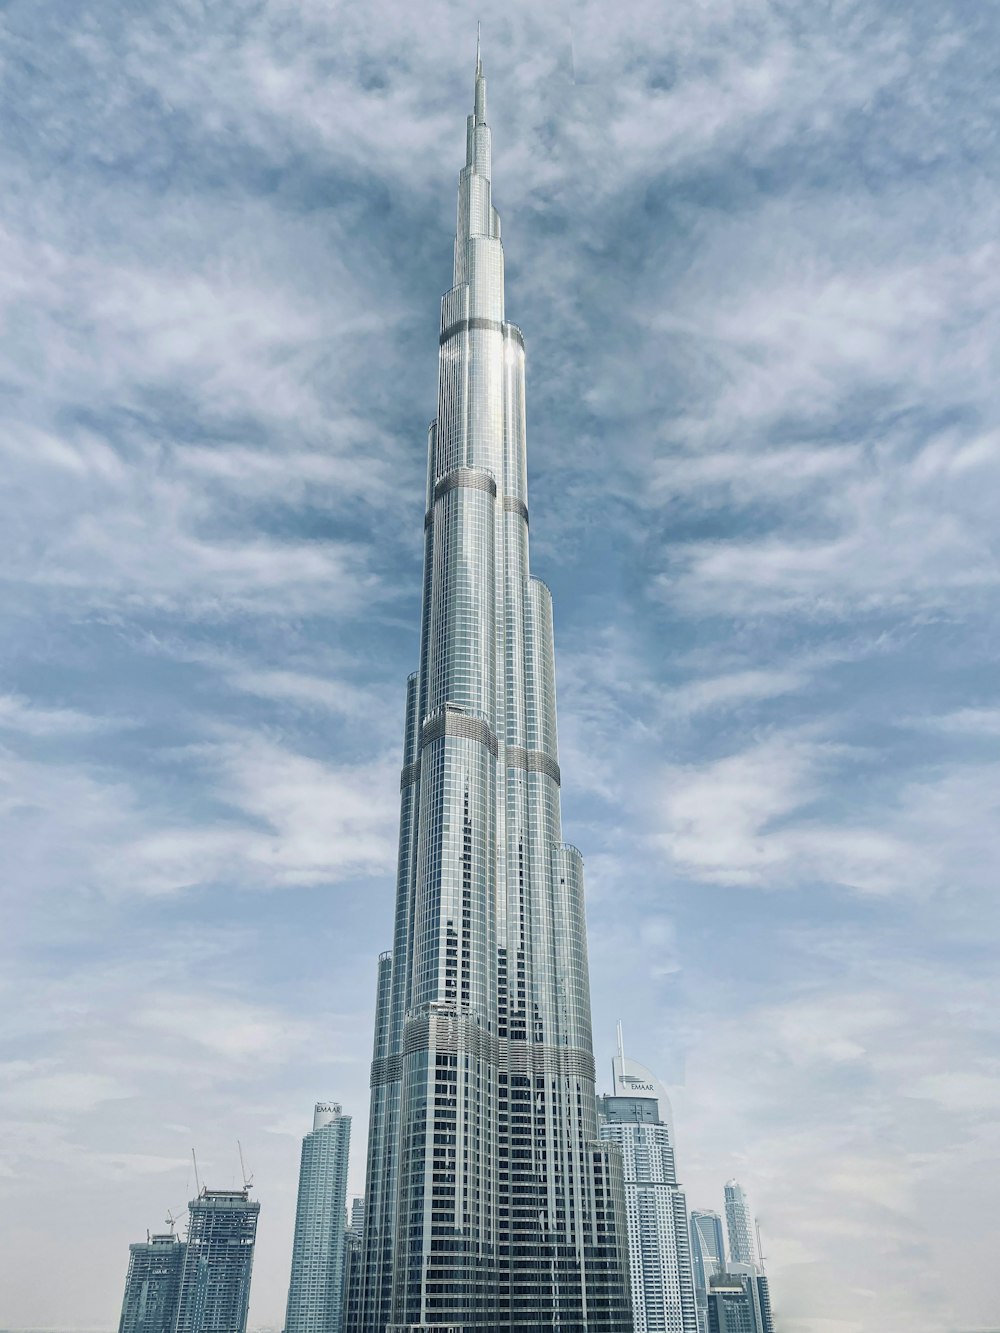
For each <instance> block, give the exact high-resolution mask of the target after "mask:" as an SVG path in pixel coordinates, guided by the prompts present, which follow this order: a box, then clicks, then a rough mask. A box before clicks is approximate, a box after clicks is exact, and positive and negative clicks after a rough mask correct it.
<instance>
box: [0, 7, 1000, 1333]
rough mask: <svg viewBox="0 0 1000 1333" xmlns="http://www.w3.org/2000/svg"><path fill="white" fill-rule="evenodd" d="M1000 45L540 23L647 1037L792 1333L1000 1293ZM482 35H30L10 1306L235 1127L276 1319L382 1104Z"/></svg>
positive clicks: (408, 31)
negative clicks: (327, 1195) (310, 1125)
mask: <svg viewBox="0 0 1000 1333" xmlns="http://www.w3.org/2000/svg"><path fill="white" fill-rule="evenodd" d="M998 18H1000V16H998V15H997V14H996V13H995V11H994V10H993V9H992V8H991V7H989V6H985V7H984V6H980V7H977V8H975V9H974V8H972V7H969V6H965V7H959V6H957V5H955V4H947V3H946V4H945V5H943V6H941V5H936V6H927V5H923V4H917V5H915V6H909V7H903V8H900V7H899V6H891V5H889V4H888V3H886V0H873V3H872V4H870V5H866V6H853V7H852V6H847V7H846V8H844V7H841V8H840V9H838V10H837V11H836V12H834V11H832V10H828V9H822V8H821V7H812V8H805V9H798V10H794V11H793V10H790V9H788V8H787V7H785V8H782V7H780V6H776V5H773V4H770V3H766V0H734V2H733V3H731V4H730V3H723V2H722V0H710V3H707V4H705V5H698V6H680V7H673V8H669V9H667V10H663V9H662V7H652V6H644V5H643V4H641V3H640V4H639V5H638V6H633V7H631V8H622V7H617V8H616V7H614V6H612V5H610V4H607V3H598V4H594V3H590V0H588V3H587V4H585V5H582V6H574V7H573V9H572V12H569V11H566V12H563V11H562V10H560V9H559V7H558V6H555V7H552V6H547V7H541V8H539V7H538V6H528V5H526V4H524V3H522V0H513V3H512V4H511V5H509V6H508V7H506V9H505V11H504V13H503V15H502V16H497V17H495V18H494V17H491V16H485V15H484V22H485V25H486V26H485V28H484V45H485V49H486V50H487V52H488V53H489V59H490V68H491V71H492V74H493V78H492V85H491V97H492V108H491V114H492V117H493V119H494V121H495V122H496V123H497V124H498V125H499V124H501V123H502V125H503V134H502V136H500V135H498V141H497V161H496V173H495V174H496V176H497V179H498V181H499V180H501V179H502V180H503V182H504V187H503V208H504V225H505V236H506V242H507V245H508V250H509V255H510V261H511V262H510V266H509V270H508V274H507V278H508V294H509V304H510V310H511V314H512V316H514V317H515V318H517V319H518V322H519V323H520V324H522V325H523V327H524V328H525V329H526V330H529V331H530V335H531V336H530V343H529V346H530V353H531V355H530V358H529V360H528V364H527V375H528V393H529V403H530V410H531V417H530V421H529V431H530V436H531V440H532V468H533V476H532V520H533V524H534V530H533V547H532V556H533V568H534V572H537V573H538V574H539V575H540V576H541V577H543V578H544V579H545V580H546V582H547V583H549V585H550V586H551V588H552V591H553V599H554V605H555V607H556V611H557V616H558V619H557V624H556V633H557V640H558V645H559V660H558V666H559V671H560V685H561V694H560V731H561V734H560V743H561V756H560V757H561V762H562V763H563V765H564V767H565V769H566V773H567V776H568V775H569V773H570V772H571V771H572V772H573V774H574V778H573V782H572V783H571V782H569V781H568V780H567V782H566V784H565V788H564V806H563V814H564V820H565V833H566V836H567V838H568V839H569V840H570V841H572V842H573V843H575V844H576V845H579V846H580V847H582V848H583V849H584V850H585V851H586V854H587V871H588V899H589V901H588V913H589V932H590V946H591V949H590V969H591V982H592V990H593V1008H594V1022H595V1034H596V1035H595V1040H596V1050H595V1055H596V1057H597V1062H598V1067H599V1068H603V1066H604V1065H605V1063H606V1062H607V1061H608V1060H609V1059H610V1057H611V1055H612V1053H613V1048H614V1041H613V1027H614V1022H615V1020H616V1019H618V1018H619V1017H620V1018H621V1019H622V1020H623V1021H624V1024H625V1027H626V1030H627V1032H628V1034H629V1042H630V1045H631V1046H633V1047H634V1049H635V1050H636V1051H641V1052H642V1053H643V1059H644V1060H645V1061H647V1062H648V1063H649V1064H650V1065H651V1067H653V1068H654V1069H656V1070H658V1071H659V1072H660V1073H661V1075H662V1077H663V1079H664V1081H665V1083H666V1084H667V1085H668V1087H669V1090H670V1094H671V1100H672V1101H673V1104H674V1112H675V1116H676V1119H677V1125H678V1133H679V1139H680V1147H681V1152H682V1164H683V1178H684V1183H685V1186H686V1189H687V1194H688V1199H689V1202H690V1203H691V1204H692V1205H695V1206H701V1207H710V1208H721V1206H722V1201H721V1199H720V1197H719V1184H720V1181H724V1180H726V1179H729V1178H732V1177H735V1178H737V1179H739V1180H740V1181H741V1182H742V1184H743V1185H744V1186H745V1188H746V1189H747V1190H748V1191H749V1193H750V1197H751V1199H752V1202H753V1206H754V1208H755V1210H756V1211H757V1212H758V1213H759V1215H760V1220H761V1228H762V1234H763V1236H764V1239H765V1242H766V1249H767V1253H768V1269H769V1273H770V1274H771V1277H772V1281H773V1286H774V1290H775V1293H776V1295H777V1296H779V1297H780V1306H781V1313H782V1317H783V1318H784V1319H785V1320H786V1321H790V1327H791V1333H846V1330H850V1333H855V1329H858V1330H860V1333H884V1330H885V1329H887V1328H892V1327H893V1326H894V1325H902V1326H903V1327H906V1328H908V1329H912V1330H914V1331H915V1333H939V1331H940V1330H941V1329H948V1330H951V1329H952V1328H954V1329H964V1328H972V1327H975V1326H976V1325H977V1324H979V1325H982V1324H989V1323H990V1322H995V1320H992V1318H991V1313H990V1311H989V1310H987V1309H983V1308H982V1305H983V1301H984V1300H985V1297H984V1294H983V1293H982V1291H981V1288H980V1286H979V1285H978V1284H977V1282H976V1280H975V1279H976V1275H977V1274H978V1273H979V1272H980V1271H981V1269H982V1266H983V1263H984V1261H985V1260H984V1255H983V1253H982V1248H983V1244H984V1242H983V1239H982V1238H983V1237H985V1236H988V1235H989V1234H990V1228H991V1219H992V1214H993V1205H992V1201H991V1199H990V1197H989V1195H988V1190H987V1182H988V1181H989V1180H991V1179H992V1178H993V1176H994V1175H995V1161H996V1147H995V1143H994V1142H993V1139H992V1137H991V1133H992V1131H991V1128H990V1117H989V1108H990V1107H991V1106H992V1105H993V1102H994V1100H995V1098H996V1095H997V1094H996V1075H995V1068H994V1061H995V1059H996V1056H997V1052H998V1050H1000V1032H998V1030H997V1021H996V1015H995V1006H994V1004H993V999H992V991H993V988H994V984H995V983H994V974H995V954H996V945H997V937H998V933H1000V932H998V923H997V919H996V902H995V891H994V886H995V882H996V878H997V872H998V869H1000V854H998V849H997V845H996V844H997V839H996V828H997V821H996V818H995V811H994V809H993V805H992V801H993V796H992V793H993V792H995V791H996V789H997V786H998V782H997V775H996V772H995V768H996V761H995V756H994V740H995V734H996V727H997V712H998V710H1000V699H998V697H997V688H996V679H997V673H996V666H995V651H994V640H993V636H992V632H991V629H990V626H991V624H992V623H993V622H994V621H995V618H996V611H997V592H996V588H997V583H996V568H995V565H996V562H995V554H994V540H995V515H994V512H993V510H994V505H993V502H992V498H991V497H992V492H993V491H994V490H995V489H996V486H997V480H996V474H997V468H998V463H997V458H996V448H995V437H996V432H997V430H998V428H1000V422H998V418H997V409H996V393H995V383H996V374H995V360H996V355H997V349H998V347H1000V331H998V317H997V310H998V309H1000V304H998V302H997V301H996V299H995V292H994V286H995V285H996V272H997V269H996V266H995V265H994V264H993V262H992V257H991V256H992V247H993V246H994V245H995V237H996V225H995V214H996V202H995V189H994V185H993V182H994V181H995V180H997V179H1000V169H998V168H1000V150H998V147H997V145H996V144H995V142H994V139H993V136H992V133H991V130H990V126H991V124H992V114H991V112H992V106H993V98H994V97H995V95H996V90H995V81H994V80H993V78H992V70H991V69H990V68H989V61H988V53H989V52H990V51H992V50H994V49H995V48H996V45H997V40H998V37H997V34H996V31H995V27H996V24H997V22H998ZM474 28H475V16H474V15H473V16H472V17H471V18H470V17H469V15H468V14H467V13H466V12H464V11H463V10H462V8H461V7H460V6H458V5H453V4H450V3H444V0H441V2H440V3H438V0H435V3H434V4H432V5H429V6H424V7H421V10H420V11H419V13H418V12H417V11H414V10H413V9H412V7H405V6H401V5H399V4H388V3H382V0H375V3H374V4H373V5H372V6H370V7H366V8H364V9H362V8H361V7H358V6H354V7H352V6H349V5H344V4H343V3H341V2H340V0H333V3H332V4H331V5H317V4H315V3H313V0H268V3H267V4H264V5H253V4H249V3H245V0H234V3H233V4H231V5H226V6H203V7H197V6H190V5H180V6H178V5H176V4H171V5H166V4H163V3H162V0H150V3H149V4H146V5H143V6H140V7H136V6H134V5H124V4H122V3H121V0H105V3H102V5H100V6H97V7H95V6H90V5H86V4H84V5H79V4H76V5H71V4H68V3H67V2H66V0H33V3H31V4H27V3H25V0H14V3H12V4H11V5H9V6H7V7H6V8H5V10H4V22H3V29H2V35H0V36H2V43H3V53H4V57H5V76H6V77H5V81H4V88H3V90H2V92H0V97H2V98H3V99H4V100H3V109H4V111H5V112H6V114H5V116H4V126H5V130H4V134H3V136H0V162H2V166H3V169H4V171H5V183H6V185H7V188H6V189H5V190H4V192H3V194H2V197H0V214H2V227H0V244H2V246H3V249H4V255H5V260H6V262H5V263H4V265H3V266H2V269H3V273H4V274H5V275H6V279H5V282H4V284H3V293H2V299H3V310H4V315H5V318H4V321H3V322H2V324H0V360H2V372H3V382H4V386H5V392H4V395H3V409H2V410H3V413H4V421H5V429H4V431H3V432H2V433H0V452H2V454H3V459H4V476H5V485H4V487H3V488H0V505H2V507H3V524H2V525H0V528H2V531H3V533H4V581H3V588H2V593H0V612H2V615H3V628H4V636H5V638H4V642H5V649H6V651H5V654H4V668H3V673H2V679H0V728H2V736H0V742H2V744H0V766H2V774H3V778H4V781H5V784H6V785H5V791H6V792H7V793H8V798H7V800H6V803H5V805H4V810H3V818H4V848H5V858H6V861H7V867H6V873H5V876H4V880H3V885H2V891H3V892H4V895H5V902H4V907H3V913H4V928H3V930H2V931H0V937H2V939H0V948H2V950H3V958H2V967H0V977H2V988H3V994H2V996H0V999H2V1001H3V1005H2V1007H3V1011H4V1014H5V1022H4V1027H3V1033H2V1034H0V1035H2V1039H3V1048H2V1051H0V1060H2V1061H3V1079H2V1088H0V1121H2V1124H0V1128H2V1134H0V1203H2V1207H0V1247H2V1252H3V1254H4V1256H5V1259H6V1261H7V1268H8V1272H7V1273H5V1277H4V1281H3V1283H2V1284H0V1285H2V1292H0V1294H2V1296H3V1300H2V1302H0V1322H3V1323H4V1324H5V1325H13V1326H14V1327H24V1326H27V1325H29V1324H36V1325H38V1324H42V1325H46V1326H49V1327H55V1328H58V1327H61V1326H63V1325H64V1324H65V1323H67V1322H68V1321H69V1320H71V1319H72V1321H74V1322H76V1323H78V1324H81V1325H87V1326H91V1327H94V1326H99V1325H101V1324H102V1323H103V1322H105V1321H107V1320H108V1317H109V1316H108V1311H109V1310H110V1311H112V1312H113V1311H114V1309H115V1307H116V1306H117V1305H118V1303H119V1302H120V1298H121V1284H122V1278H123V1271H124V1263H125V1259H126V1257H127V1254H128V1245H129V1244H130V1243H132V1242H134V1241H135V1240H136V1239H137V1237H140V1236H142V1235H144V1234H145V1231H146V1229H147V1228H149V1229H150V1230H151V1231H153V1232H157V1233H158V1232H161V1231H163V1230H164V1229H165V1227H164V1223H163V1221H162V1219H163V1218H164V1217H165V1216H166V1213H167V1211H168V1208H169V1209H170V1210H172V1212H173V1213H175V1214H176V1213H177V1212H178V1211H179V1210H180V1209H181V1208H182V1207H183V1205H184V1203H185V1201H186V1200H188V1199H190V1198H191V1197H193V1194H194V1192H195V1184H194V1181H193V1179H192V1178H191V1168H190V1166H189V1165H188V1160H187V1159H188V1156H189V1153H190V1149H191V1146H192V1145H194V1146H195V1147H196V1148H197V1151H198V1157H199V1163H200V1164H202V1168H203V1171H204V1174H205V1176H206V1178H208V1179H211V1180H212V1181H214V1182H216V1183H219V1184H226V1185H228V1184H229V1183H230V1181H231V1180H232V1181H234V1182H235V1183H236V1184H238V1183H239V1181H240V1180H241V1179H242V1176H241V1173H240V1168H239V1163H238V1160H237V1154H236V1151H235V1147H234V1145H235V1142H236V1140H237V1139H241V1140H242V1142H243V1145H244V1149H245V1151H246V1154H247V1157H248V1160H249V1161H250V1162H251V1164H252V1167H253V1170H254V1174H255V1179H256V1181H257V1184H258V1186H259V1189H260V1195H261V1197H262V1198H263V1199H264V1200H265V1201H266V1207H265V1209H264V1210H263V1211H262V1218H261V1231H260V1237H259V1241H258V1250H257V1258H256V1260H255V1276H254V1293H253V1310H252V1312H251V1320H252V1322H255V1323H259V1324H272V1325H277V1324H279V1323H280V1322H281V1320H282V1318H283V1308H284V1301H285V1295H286V1290H287V1279H288V1265H289V1259H290V1246H291V1234H292V1226H293V1214H294V1206H295V1199H294V1180H295V1174H296V1170H297V1166H298V1155H299V1146H300V1140H301V1135H302V1131H303V1124H302V1120H303V1115H304V1113H305V1112H304V1108H308V1107H309V1106H310V1105H312V1103H313V1102H314V1100H315V1098H316V1096H317V1095H333V1096H336V1097H337V1099H338V1100H340V1101H342V1102H343V1103H344V1105H345V1106H347V1107H349V1108H350V1109H351V1111H352V1112H353V1113H354V1114H355V1117H356V1128H357V1120H360V1121H362V1122H363V1121H364V1120H365V1117H366V1111H365V1106H366V1096H367V1093H366V1088H367V1080H368V1063H369V1058H370V1040H369V1037H370V1031H369V1028H370V1022H371V974H370V960H371V958H372V957H373V955H374V954H375V953H376V952H377V951H378V950H379V949H380V948H383V947H385V944H386V943H387V931H388V932H390V933H391V923H390V914H389V910H388V908H386V910H385V912H384V913H383V911H382V908H381V905H382V904H387V903H388V900H389V899H390V898H391V892H392V889H391V885H392V880H393V875H394V864H395V822H396V818H397V814H398V811H397V809H396V801H397V796H396V783H397V781H398V739H399V733H400V729H401V727H402V701H401V699H400V697H399V689H398V684H399V681H400V679H401V678H403V677H404V676H405V674H406V672H407V671H409V670H411V669H412V665H413V658H414V650H415V641H416V636H415V632H414V628H413V627H414V621H415V618H416V615H417V608H418V596H417V585H418V584H419V577H420V574H419V570H420V560H421V545H420V524H421V521H422V517H423V515H422V508H423V506H422V503H421V499H420V492H421V489H422V484H423V476H424V447H423V441H424V438H425V437H424V432H425V429H426V424H427V419H428V417H429V416H430V415H431V411H430V410H428V409H429V405H430V404H431V402H432V400H433V385H434V377H435V370H436V357H437V349H436V348H435V347H434V346H433V338H432V339H431V345H430V346H428V341H427V311H428V310H429V309H430V310H433V309H434V308H435V306H436V303H437V301H438V298H439V296H440V292H441V291H442V290H443V289H444V288H445V287H446V286H447V284H448V281H449V269H450V265H449V262H448V255H447V251H448V246H449V243H450V235H451V232H452V224H453V218H452V215H451V201H452V194H451V191H452V188H453V170H454V166H455V164H456V162H461V160H462V151H463V139H462V131H461V126H460V124H456V113H457V115H458V117H459V118H460V117H461V115H462V113H463V112H464V110H465V105H466V102H467V99H468V86H467V85H468V74H469V64H470V61H471V59H472V50H473V43H474ZM515 312H516V313H515ZM569 475H571V476H572V482H571V483H567V476H569ZM407 590H409V591H407ZM665 1015H669V1019H666V1018H665V1017H664V1016H665ZM350 1185H351V1189H352V1191H360V1190H361V1189H362V1187H363V1179H362V1178H361V1177H360V1175H355V1176H354V1178H353V1179H352V1181H351V1182H350ZM66 1216H72V1217H74V1218H76V1219H81V1218H85V1219H86V1224H85V1225H84V1226H82V1227H80V1228H79V1234H78V1235H77V1236H76V1237H75V1239H74V1245H73V1246H72V1247H71V1248H70V1249H69V1250H68V1251H67V1253H66V1255H65V1264H66V1270H65V1272H66V1277H65V1288H66V1290H67V1291H69V1292H72V1305H73V1310H72V1314H71V1315H70V1314H68V1313H67V1303H66V1302H67V1298H66V1294H65V1292H60V1291H57V1290H55V1289H54V1288H53V1285H52V1284H50V1283H47V1282H44V1281H41V1280H40V1275H41V1274H43V1273H44V1272H45V1271H47V1270H46V1264H47V1263H48V1254H49V1251H48V1249H47V1246H48V1245H49V1244H50V1243H51V1229H52V1219H53V1218H54V1217H66ZM969 1237H971V1241H970V1240H969V1239H968V1238H969ZM821 1320H825V1321H826V1323H827V1327H823V1326H822V1325H821V1324H820V1322H819V1321H821ZM830 1325H832V1326H833V1327H832V1331H831V1329H830V1327H829V1326H830ZM921 1326H923V1327H921Z"/></svg>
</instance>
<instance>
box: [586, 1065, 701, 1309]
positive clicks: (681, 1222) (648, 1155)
mask: <svg viewBox="0 0 1000 1333" xmlns="http://www.w3.org/2000/svg"><path fill="white" fill-rule="evenodd" d="M600 1133H601V1138H602V1139H605V1140H606V1141H608V1142H611V1143H616V1144H617V1145H618V1146H619V1148H620V1149H621V1152H622V1157H623V1159H624V1169H625V1210H626V1215H627V1218H628V1241H629V1269H630V1278H631V1290H632V1317H633V1323H634V1328H635V1333H698V1315H697V1308H696V1304H695V1291H694V1278H693V1274H692V1267H691V1242H690V1235H689V1232H688V1212H687V1200H686V1198H685V1196H684V1192H683V1190H682V1189H681V1188H680V1186H679V1185H678V1183H677V1168H676V1163H675V1160H674V1132H673V1123H672V1117H671V1112H670V1102H669V1099H668V1098H667V1094H666V1090H665V1089H664V1088H663V1086H662V1084H660V1083H659V1081H658V1080H657V1079H656V1078H655V1077H654V1075H653V1074H651V1073H650V1071H649V1070H648V1069H645V1068H644V1067H643V1066H642V1065H639V1064H637V1063H636V1062H635V1061H634V1060H630V1059H628V1058H627V1057H626V1056H625V1055H624V1053H623V1052H622V1051H621V1049H620V1047H619V1054H618V1056H617V1057H616V1058H615V1061H614V1093H613V1094H612V1095H611V1096H610V1097H603V1098H602V1099H601V1129H600Z"/></svg>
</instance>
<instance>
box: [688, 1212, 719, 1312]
mask: <svg viewBox="0 0 1000 1333" xmlns="http://www.w3.org/2000/svg"><path fill="white" fill-rule="evenodd" d="M691 1266H692V1268H693V1270H694V1296H695V1303H696V1305H697V1307H698V1333H708V1281H709V1278H711V1277H714V1276H715V1274H716V1273H721V1272H722V1270H723V1269H724V1268H725V1266H726V1250H725V1245H724V1243H723V1239H722V1218H721V1217H720V1216H719V1214H718V1213H712V1212H692V1214H691Z"/></svg>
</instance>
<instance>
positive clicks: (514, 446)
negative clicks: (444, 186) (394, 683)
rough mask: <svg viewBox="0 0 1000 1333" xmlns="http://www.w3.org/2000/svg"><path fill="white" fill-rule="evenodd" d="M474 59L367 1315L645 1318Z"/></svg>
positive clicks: (411, 690) (407, 1321) (619, 1321)
mask: <svg viewBox="0 0 1000 1333" xmlns="http://www.w3.org/2000/svg"><path fill="white" fill-rule="evenodd" d="M490 150H491V145H490V131H489V128H488V127H487V124H486V81H485V79H484V77H483V72H482V65H481V63H480V62H478V61H477V69H476V89H475V109H474V112H473V114H472V115H471V116H470V117H469V118H468V130H467V144H466V164H465V167H464V169H463V170H462V172H461V174H460V177H459V188H458V225H457V231H456V238H455V267H454V286H453V287H452V289H451V291H449V292H447V293H446V294H445V296H444V298H443V300H442V304H441V331H440V370H439V380H438V415H437V419H436V421H435V422H434V423H433V424H432V426H431V428H430V434H429V447H428V471H427V510H426V521H425V557H424V584H423V610H422V626H421V645H420V663H419V669H418V671H417V672H415V673H414V675H413V676H411V677H410V680H409V684H408V689H407V701H406V733H405V743H404V755H403V771H402V779H401V787H402V798H401V807H402V808H401V817H400V836H399V865H398V880H397V896H396V918H395V931H394V938H393V947H392V951H391V953H386V954H383V955H382V956H381V957H380V959H379V965H378V992H377V1005H376V1019H375V1049H374V1060H373V1063H372V1078H371V1082H372V1106H371V1122H370V1134H369V1148H368V1183H367V1191H366V1200H367V1204H366V1223H365V1234H364V1242H363V1259H362V1289H361V1293H360V1300H359V1305H358V1309H359V1315H358V1322H359V1326H360V1329H361V1330H363V1333H383V1330H384V1329H386V1328H390V1329H392V1330H398V1331H399V1333H402V1330H411V1329H412V1330H415V1329H423V1328H435V1329H440V1328H442V1327H445V1328H451V1329H455V1330H469V1333H472V1330H494V1329H496V1330H499V1329H519V1330H542V1329H546V1330H548V1329H552V1328H555V1327H558V1328H560V1329H561V1330H563V1331H564V1333H584V1330H589V1333H626V1331H627V1330H630V1329H631V1327H632V1316H631V1309H630V1303H629V1288H628V1280H627V1264H628V1257H627V1246H626V1236H625V1203H624V1185H623V1178H622V1169H621V1158H620V1154H619V1150H618V1149H617V1147H616V1146H615V1145H612V1144H608V1143H602V1142H600V1141H599V1139H598V1128H597V1099H596V1095H595V1086H594V1080H595V1074H594V1057H593V1046H592V1040H591V1024H590V983H589V976H588V966H587V938H586V924H585V920H584V906H583V863H582V860H581V857H580V853H579V852H578V851H577V850H576V848H575V847H570V846H568V845H567V844H565V843H564V842H563V841H562V831H561V816H560V804H559V786H560V770H559V763H558V752H557V742H556V707H555V665H554V654H553V639H552V604H551V597H550V595H549V591H548V589H547V588H546V587H545V585H544V584H543V583H541V582H540V581H539V580H537V579H534V578H532V577H531V576H530V573H529V567H528V507H527V499H528V495H527V470H526V461H525V413H524V339H523V337H522V335H521V333H520V331H519V330H518V329H517V328H516V327H515V326H514V325H513V324H510V323H508V322H507V320H506V318H505V313H504V268H503V248H502V246H501V242H500V219H499V216H498V214H497V211H496V209H495V208H494V207H493V204H492V198H491V185H490Z"/></svg>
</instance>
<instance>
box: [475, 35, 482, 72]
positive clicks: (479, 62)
mask: <svg viewBox="0 0 1000 1333" xmlns="http://www.w3.org/2000/svg"><path fill="white" fill-rule="evenodd" d="M482 30H483V25H482V24H481V23H477V24H476V73H477V74H482V72H483V57H482V44H481V43H482Z"/></svg>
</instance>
